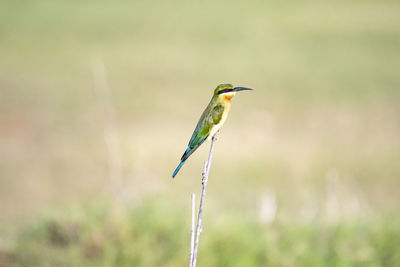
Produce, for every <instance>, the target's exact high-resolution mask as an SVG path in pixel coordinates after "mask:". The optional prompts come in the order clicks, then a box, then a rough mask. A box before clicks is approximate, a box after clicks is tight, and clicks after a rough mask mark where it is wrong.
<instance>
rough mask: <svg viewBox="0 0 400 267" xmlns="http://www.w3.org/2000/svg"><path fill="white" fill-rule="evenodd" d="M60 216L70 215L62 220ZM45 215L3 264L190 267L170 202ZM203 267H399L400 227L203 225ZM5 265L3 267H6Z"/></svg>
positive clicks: (182, 222)
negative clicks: (167, 203) (70, 215)
mask: <svg viewBox="0 0 400 267" xmlns="http://www.w3.org/2000/svg"><path fill="white" fill-rule="evenodd" d="M61 217H64V218H63V219H61ZM61 217H58V218H54V217H53V218H52V217H44V218H42V219H41V220H40V221H39V222H38V223H37V224H36V225H34V226H31V227H30V228H26V229H24V230H23V231H22V232H21V233H20V235H19V240H18V246H16V248H15V249H13V250H10V251H2V254H1V256H0V264H3V265H5V266H186V265H187V262H188V245H187V243H188V238H187V237H188V236H187V231H184V230H185V229H186V228H187V227H188V224H189V222H188V220H186V219H185V214H184V213H182V212H177V211H176V210H174V209H171V208H170V207H166V206H165V204H157V203H154V202H151V201H150V202H147V204H146V205H143V206H141V207H140V208H133V209H131V210H129V211H127V210H125V211H123V212H121V211H120V212H119V213H115V212H113V211H112V209H110V208H106V209H99V208H95V209H91V210H85V212H82V214H81V215H80V216H78V217H75V218H71V217H68V216H61ZM205 229H206V231H205V232H204V235H203V236H202V237H201V249H200V251H199V253H200V255H201V257H200V258H199V262H198V263H199V264H200V265H204V266H210V267H211V266H396V265H397V264H398V263H399V262H400V258H399V257H400V256H399V253H398V251H399V249H400V222H399V221H398V220H389V219H387V220H386V221H383V220H382V221H378V222H376V221H364V220H360V221H358V222H351V223H345V222H343V223H340V224H335V225H329V224H324V223H320V222H317V221H316V222H314V223H312V224H301V223H300V224H294V223H281V222H276V223H274V224H271V225H266V224H262V223H257V222H252V221H249V220H246V219H245V218H242V219H239V220H234V221H229V222H227V223H226V224H225V225H222V224H219V225H215V224H211V223H210V225H209V226H205ZM3 265H2V266H3Z"/></svg>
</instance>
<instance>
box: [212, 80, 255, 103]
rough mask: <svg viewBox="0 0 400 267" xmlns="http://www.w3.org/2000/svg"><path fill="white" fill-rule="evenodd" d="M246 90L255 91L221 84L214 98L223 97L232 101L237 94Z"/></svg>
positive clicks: (216, 89) (215, 91)
mask: <svg viewBox="0 0 400 267" xmlns="http://www.w3.org/2000/svg"><path fill="white" fill-rule="evenodd" d="M244 90H253V89H250V88H246V87H233V85H232V84H229V83H228V84H220V85H218V86H217V88H215V90H214V97H223V98H224V99H225V100H231V98H232V97H233V96H234V95H235V94H236V92H239V91H244Z"/></svg>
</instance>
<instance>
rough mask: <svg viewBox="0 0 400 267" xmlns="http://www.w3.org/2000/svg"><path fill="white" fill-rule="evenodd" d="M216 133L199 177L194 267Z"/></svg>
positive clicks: (194, 265) (193, 266)
mask: <svg viewBox="0 0 400 267" xmlns="http://www.w3.org/2000/svg"><path fill="white" fill-rule="evenodd" d="M217 134H218V132H217V133H216V134H214V136H213V137H212V139H211V147H210V154H209V155H208V160H207V161H206V163H205V164H204V169H203V173H202V174H201V176H202V177H201V184H202V185H203V189H202V191H201V198H200V206H199V215H198V216H197V227H196V241H195V243H194V253H193V259H192V267H196V262H197V251H198V249H199V238H200V233H201V231H202V228H201V216H202V215H203V205H204V198H205V196H206V189H207V182H208V175H209V174H210V167H211V160H212V156H213V151H214V144H215V141H217Z"/></svg>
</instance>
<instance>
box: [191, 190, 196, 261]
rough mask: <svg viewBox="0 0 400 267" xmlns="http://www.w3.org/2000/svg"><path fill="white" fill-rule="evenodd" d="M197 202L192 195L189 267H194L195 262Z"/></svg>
mask: <svg viewBox="0 0 400 267" xmlns="http://www.w3.org/2000/svg"><path fill="white" fill-rule="evenodd" d="M195 202H196V195H195V194H194V193H192V231H191V233H190V260H189V267H192V261H193V251H194V221H195V219H196V216H195V211H196V209H195Z"/></svg>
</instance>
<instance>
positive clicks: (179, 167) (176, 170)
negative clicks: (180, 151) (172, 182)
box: [172, 160, 186, 178]
mask: <svg viewBox="0 0 400 267" xmlns="http://www.w3.org/2000/svg"><path fill="white" fill-rule="evenodd" d="M185 162H186V160H183V161H181V163H179V165H178V167H176V169H175V171H174V173H173V174H172V178H175V176H176V174H177V173H178V172H179V170H180V169H181V168H182V166H183V164H185Z"/></svg>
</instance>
